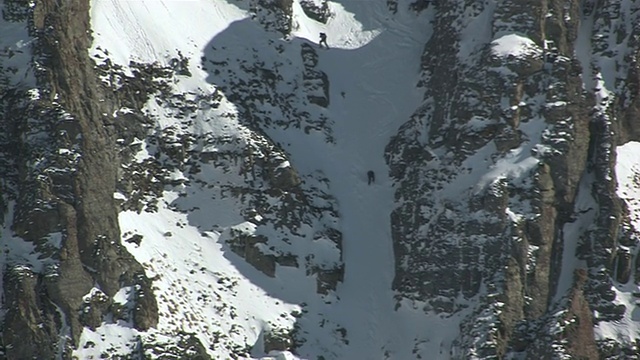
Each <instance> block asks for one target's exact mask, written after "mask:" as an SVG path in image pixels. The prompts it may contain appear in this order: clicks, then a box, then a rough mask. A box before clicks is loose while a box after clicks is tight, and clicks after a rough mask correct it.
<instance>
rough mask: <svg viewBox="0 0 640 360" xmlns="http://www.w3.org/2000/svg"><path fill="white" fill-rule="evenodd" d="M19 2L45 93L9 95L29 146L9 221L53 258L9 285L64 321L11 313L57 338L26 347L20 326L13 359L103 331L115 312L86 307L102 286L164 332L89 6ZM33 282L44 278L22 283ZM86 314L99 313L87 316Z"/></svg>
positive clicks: (12, 341)
mask: <svg viewBox="0 0 640 360" xmlns="http://www.w3.org/2000/svg"><path fill="white" fill-rule="evenodd" d="M12 5H13V6H15V7H16V8H18V7H24V9H29V10H28V11H27V16H26V19H27V20H28V21H29V24H30V25H29V30H30V35H31V36H32V37H33V38H34V47H33V53H34V54H35V56H34V57H33V60H32V61H33V63H34V65H35V68H36V69H37V71H36V74H35V76H36V81H35V84H34V85H35V88H32V89H29V90H26V91H24V90H23V92H21V93H15V94H13V95H14V96H12V97H11V98H7V97H3V100H4V101H3V102H4V105H5V107H4V111H5V113H4V116H5V119H6V120H5V121H6V122H8V123H10V126H7V127H6V128H5V131H12V133H11V134H10V136H14V137H15V138H16V140H17V141H16V144H15V145H16V147H17V148H18V149H19V152H17V153H8V154H7V153H5V154H4V155H5V156H7V157H11V156H14V161H15V162H16V164H17V167H18V172H17V173H16V177H15V179H16V183H15V184H13V185H14V186H12V187H11V188H10V189H8V190H10V191H11V192H10V193H8V194H5V196H7V195H8V196H7V197H8V198H9V199H11V198H12V197H13V198H14V199H16V200H17V201H16V208H15V215H14V218H13V219H8V220H9V221H13V226H12V227H13V229H14V232H15V234H16V237H15V238H13V239H9V240H8V241H14V242H21V241H26V242H27V243H31V244H33V246H34V247H35V250H36V253H39V254H40V259H44V260H42V264H40V263H37V262H36V263H27V264H20V263H19V262H18V263H17V264H16V265H14V266H13V268H14V269H16V268H20V267H21V266H25V267H28V268H29V267H30V268H31V270H29V271H27V272H25V274H26V273H29V274H30V275H29V276H22V277H17V278H16V280H15V281H10V282H7V283H5V286H18V287H22V288H23V289H25V291H23V292H22V293H21V294H15V296H16V299H15V301H16V302H18V303H24V304H30V305H29V307H30V308H31V312H32V313H38V312H40V313H43V314H45V315H46V314H48V313H49V314H51V313H52V311H51V310H50V309H51V308H54V309H56V311H57V314H56V316H55V317H54V316H53V315H50V316H48V317H46V318H44V319H40V318H35V317H33V316H28V313H26V312H24V311H21V310H19V309H18V308H17V307H8V308H7V318H8V319H15V320H12V321H21V322H22V323H23V327H24V328H27V329H33V332H34V334H33V335H32V337H35V338H42V337H48V338H52V339H56V340H52V341H51V342H46V341H36V342H29V341H26V342H25V341H16V340H17V339H16V338H15V336H14V334H15V333H14V331H16V330H17V328H14V327H13V326H9V327H7V326H5V327H3V328H4V332H3V337H4V344H5V346H7V349H8V350H7V356H8V357H9V358H32V357H34V356H35V357H37V358H50V357H51V356H46V354H45V353H41V352H42V351H46V349H47V344H51V345H52V347H53V349H66V348H70V347H73V346H76V345H77V341H78V338H79V336H80V333H81V332H82V329H83V326H85V325H89V326H96V324H97V323H99V322H102V321H104V316H105V315H106V314H107V313H109V306H100V307H98V308H95V307H91V306H89V307H90V309H88V308H87V307H86V303H85V302H84V300H83V298H84V296H85V295H87V294H89V292H90V290H91V289H92V288H93V287H94V286H98V287H99V288H100V289H101V290H102V291H104V294H106V296H107V297H113V296H114V295H115V294H116V293H117V292H118V291H119V290H120V289H121V288H122V287H123V286H135V287H136V289H137V290H136V291H137V292H138V293H139V294H138V296H137V297H135V306H134V309H135V310H134V311H135V313H136V315H135V316H134V319H133V324H134V326H136V327H137V328H139V329H147V328H149V327H151V326H155V324H156V323H157V304H156V300H155V298H154V296H153V292H152V290H151V282H150V281H149V279H147V278H146V276H145V272H144V269H143V268H142V266H141V265H140V264H139V263H138V262H137V261H136V260H135V259H134V258H133V257H132V256H131V255H130V254H129V253H128V252H127V251H126V250H125V249H124V247H123V246H122V245H120V231H119V226H118V220H117V208H116V204H115V202H114V199H113V193H114V191H115V185H116V173H117V169H118V164H119V161H118V159H117V156H116V153H115V152H114V151H113V149H114V148H115V147H114V145H115V132H114V131H113V125H112V124H111V122H110V120H109V118H108V116H107V115H105V114H109V113H112V107H113V106H114V99H111V98H110V97H109V93H108V92H104V91H103V90H102V88H101V86H100V85H99V83H98V81H97V76H96V73H95V72H94V71H93V63H92V61H91V60H90V59H89V57H88V54H87V49H88V47H89V45H90V41H91V38H90V35H89V34H90V26H89V3H88V2H84V1H69V2H65V3H58V2H55V1H46V0H45V1H38V2H36V3H35V4H34V6H30V5H28V4H27V3H19V2H13V4H12ZM59 43H65V44H67V46H64V47H61V46H58V44H59ZM8 150H11V149H8ZM9 256H10V257H11V256H12V254H9ZM13 256H16V259H17V258H19V257H20V256H23V255H20V254H15V255H13ZM16 261H17V260H16ZM38 268H40V269H38ZM26 279H38V280H37V281H31V282H25V283H24V284H21V283H22V282H24V281H26ZM16 282H17V283H16ZM27 289H29V290H28V291H27ZM10 291H11V290H10V289H8V288H6V289H5V293H8V292H10ZM143 293H144V296H143V295H142V294H143ZM30 294H31V295H30ZM33 294H38V295H37V297H36V299H39V300H38V301H36V302H34V301H33V300H30V299H33V296H32V295H33ZM45 294H46V295H45ZM22 296H24V297H25V298H24V299H21V297H22ZM107 303H108V301H107ZM47 308H49V310H47ZM81 310H84V311H88V312H90V313H91V314H92V315H91V316H90V318H87V317H85V316H82V315H79V313H80V311H81ZM14 323H15V322H14ZM65 329H68V330H65ZM67 341H68V344H67V345H65V343H66V342H67ZM58 343H59V344H58ZM34 344H42V345H43V346H42V347H39V346H33V345H34ZM52 351H55V353H56V354H57V355H56V356H63V357H65V358H66V357H68V356H70V353H66V355H65V354H63V353H60V352H59V350H52Z"/></svg>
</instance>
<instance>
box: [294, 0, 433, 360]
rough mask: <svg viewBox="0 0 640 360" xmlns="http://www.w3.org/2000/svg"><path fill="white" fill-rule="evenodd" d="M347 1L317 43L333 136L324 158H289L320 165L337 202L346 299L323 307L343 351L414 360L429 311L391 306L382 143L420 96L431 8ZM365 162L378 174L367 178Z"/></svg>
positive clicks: (388, 187) (388, 195)
mask: <svg viewBox="0 0 640 360" xmlns="http://www.w3.org/2000/svg"><path fill="white" fill-rule="evenodd" d="M341 4H342V5H343V6H344V9H343V11H344V12H337V13H336V16H335V17H334V18H332V20H331V21H330V22H329V23H328V24H327V26H326V27H324V28H319V29H317V30H318V31H323V32H326V33H327V35H328V39H329V45H330V46H331V48H330V49H326V50H324V49H323V50H318V53H319V63H318V64H319V67H320V69H321V70H323V71H324V72H326V73H327V74H328V77H329V81H330V84H331V87H330V94H331V103H330V106H329V114H330V118H331V120H333V121H334V127H333V131H334V135H335V141H336V143H335V146H334V145H331V144H322V145H323V146H324V147H325V148H324V149H321V148H319V149H317V150H318V151H316V152H313V153H315V155H314V156H316V157H317V156H318V155H317V154H323V155H324V156H325V159H322V160H321V161H318V159H317V158H316V159H303V158H299V157H298V154H297V153H295V152H294V153H292V156H293V159H294V161H295V162H296V163H299V162H307V161H310V162H314V163H315V164H321V166H322V169H321V170H322V171H323V172H324V173H325V174H326V176H327V177H328V178H329V179H330V184H331V192H332V194H333V195H334V196H335V197H336V198H337V200H338V203H339V210H340V214H341V222H342V232H343V259H344V262H345V279H344V283H343V284H341V285H340V286H339V288H338V291H337V295H338V297H339V299H340V300H339V301H337V302H335V303H334V304H332V305H331V306H330V308H328V309H327V316H329V317H332V318H333V319H334V321H336V322H338V323H341V324H342V325H344V326H345V327H346V330H347V339H348V341H349V345H348V346H347V347H346V348H345V350H346V353H344V354H341V356H340V358H344V359H381V358H384V357H389V358H394V359H410V358H412V357H413V356H415V354H413V355H412V354H411V351H412V350H413V348H414V346H415V344H414V339H415V338H416V336H417V334H419V332H420V328H421V327H424V326H426V318H422V320H423V321H424V322H425V323H424V324H419V321H420V320H419V319H416V318H415V317H414V316H413V314H406V315H407V317H403V316H402V313H401V312H396V311H395V310H394V307H395V301H394V299H393V295H394V294H393V291H392V289H391V286H392V281H393V278H394V272H395V268H394V255H393V246H392V245H393V244H392V239H391V229H390V212H391V210H392V209H393V207H394V203H393V194H394V189H393V187H392V183H391V181H390V179H389V178H388V168H387V165H386V163H385V161H384V149H385V146H386V145H387V144H388V142H389V140H390V138H391V136H393V135H394V134H395V132H396V131H397V129H398V127H399V126H400V125H402V124H403V123H404V122H406V121H407V120H408V119H409V117H410V115H411V113H412V111H413V110H414V109H416V108H417V107H418V105H419V104H420V101H421V95H422V94H421V93H420V91H419V90H418V89H417V88H416V81H417V79H418V72H419V66H420V64H419V61H420V56H421V53H422V49H423V46H424V44H425V43H426V42H427V40H428V38H429V36H430V30H429V29H428V28H429V23H430V22H429V21H428V18H427V17H426V16H428V15H426V16H420V17H418V16H416V14H414V13H411V12H406V13H402V12H398V13H397V14H396V15H395V16H391V15H390V14H389V11H388V10H387V9H386V7H385V5H384V3H383V2H379V3H377V4H374V3H372V2H368V1H367V2H358V1H345V2H341ZM352 14H354V15H353V16H352ZM360 18H362V19H366V20H367V21H368V22H369V24H364V23H361V22H359V20H358V19H360ZM369 27H370V28H369ZM308 30H310V29H308ZM316 34H317V32H316ZM313 35H314V34H309V36H310V38H312V39H313ZM358 36H362V37H364V38H366V39H362V38H358ZM414 36H419V38H415V37H414ZM362 43H364V45H362V46H360V47H357V48H354V49H349V50H345V48H349V47H350V46H352V44H362ZM311 153H312V152H309V151H307V152H304V153H303V154H311ZM369 170H371V171H374V172H375V176H376V178H375V182H374V183H373V184H371V185H369V184H368V181H367V172H368V171H369Z"/></svg>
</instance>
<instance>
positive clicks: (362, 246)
mask: <svg viewBox="0 0 640 360" xmlns="http://www.w3.org/2000/svg"><path fill="white" fill-rule="evenodd" d="M241 8H242V6H240V7H236V6H235V5H232V3H227V2H209V1H191V2H176V1H136V2H121V1H117V0H111V1H104V0H102V1H95V2H94V3H93V4H92V19H93V20H92V24H93V29H94V31H95V33H94V36H95V42H94V49H92V50H91V53H92V54H94V55H95V56H96V59H97V61H99V62H102V61H103V58H104V57H108V58H109V59H110V61H112V62H115V63H117V64H120V65H122V66H124V67H125V69H126V67H127V65H128V63H129V61H137V62H145V63H151V62H159V63H161V64H168V63H169V61H170V59H171V58H173V57H175V56H176V54H178V53H179V54H181V55H182V56H184V57H185V58H189V59H190V60H191V62H190V68H189V70H190V71H191V72H192V73H193V74H194V76H192V77H189V78H182V77H181V78H180V79H179V80H178V81H179V83H177V84H174V86H175V89H174V91H177V92H188V91H214V89H215V87H213V86H212V85H214V86H216V85H218V84H216V83H215V81H216V80H218V81H219V80H220V78H216V77H215V76H212V75H211V74H207V73H206V72H205V71H204V70H202V69H201V68H200V66H198V62H197V61H195V60H197V59H200V57H201V56H203V55H208V52H209V50H208V48H209V46H213V47H214V48H218V49H223V50H221V51H222V53H221V54H219V53H215V54H214V56H216V55H223V56H224V55H226V56H230V57H231V58H234V57H235V58H238V59H251V58H250V56H252V54H251V49H259V51H258V53H257V59H259V60H260V61H265V62H267V63H270V62H273V61H275V60H277V56H278V54H277V53H275V52H274V51H273V46H271V45H270V43H271V42H275V43H276V44H277V45H278V46H284V48H285V50H284V54H285V55H286V56H287V57H290V58H295V57H297V53H298V52H299V46H300V44H301V43H304V42H312V43H313V42H315V41H316V40H317V39H316V38H317V34H318V33H319V32H320V31H323V32H326V33H327V34H328V39H329V44H330V46H331V49H329V50H320V51H319V63H318V67H319V69H321V70H322V71H324V72H325V73H327V74H328V77H329V81H330V84H331V88H330V93H331V104H330V106H329V107H328V108H327V109H315V111H317V112H320V113H321V114H323V115H324V116H326V117H328V118H329V119H331V123H332V124H333V127H332V128H330V129H328V130H329V131H330V132H331V134H332V135H333V139H332V142H327V141H326V140H325V137H323V136H319V134H318V133H314V132H312V133H311V134H304V133H302V132H300V131H299V130H297V129H293V130H291V129H282V128H275V129H274V128H271V129H267V134H268V135H269V136H270V137H271V138H272V139H273V140H274V141H276V142H277V143H280V144H283V146H284V148H285V149H286V150H287V152H288V153H289V154H290V155H291V161H292V165H293V166H294V168H296V169H297V170H298V171H299V172H300V173H301V174H303V175H305V174H312V173H317V172H318V171H319V172H321V173H322V174H324V176H326V177H327V178H328V189H329V192H330V194H331V195H332V196H334V197H335V198H336V200H337V203H338V211H339V213H340V219H339V221H340V224H341V225H340V229H341V231H342V233H343V249H342V250H343V253H342V256H343V261H344V263H345V278H344V282H343V283H342V284H340V285H339V286H338V288H337V290H336V292H335V293H334V294H329V295H328V296H326V297H321V296H317V295H315V294H314V290H313V288H311V287H310V282H309V281H308V280H304V278H300V275H295V274H293V273H291V271H289V270H286V271H285V269H283V268H279V269H278V271H277V276H276V278H275V279H273V280H271V279H268V278H267V277H265V276H264V275H262V274H260V273H258V272H257V271H255V270H251V269H250V268H248V269H244V270H242V271H240V272H239V271H238V270H237V269H235V268H234V267H237V266H241V265H238V262H229V261H228V260H227V258H226V256H228V255H224V256H223V253H224V250H223V249H222V248H221V246H222V245H221V243H220V235H221V232H220V231H222V232H224V230H225V229H226V228H232V227H247V226H248V227H251V226H252V225H251V224H250V223H244V222H243V220H242V219H241V218H240V217H238V216H234V215H232V214H233V212H234V211H233V210H232V209H233V207H234V204H232V203H229V202H228V201H227V202H219V203H218V205H214V204H211V203H207V202H206V200H204V199H205V196H209V195H207V193H206V192H204V193H201V195H198V196H197V200H195V201H194V200H189V201H191V204H190V205H189V206H185V208H206V209H207V210H206V212H207V214H206V215H207V216H206V218H203V219H202V221H200V222H194V221H193V220H190V219H188V218H189V217H191V218H192V219H193V218H194V216H193V214H192V215H188V214H187V215H180V214H175V213H174V212H172V211H171V210H170V209H169V207H168V204H172V203H175V200H176V198H177V197H178V194H177V193H175V192H171V191H168V192H165V195H164V196H163V198H162V201H161V204H160V206H159V207H160V209H159V211H158V212H157V213H154V214H144V213H143V214H136V213H133V212H125V213H123V214H122V215H121V227H122V231H123V239H126V238H128V237H130V236H131V234H138V235H142V236H143V240H142V242H141V244H140V246H139V247H138V246H134V245H130V246H129V250H130V251H131V252H132V253H133V254H134V255H135V256H136V257H137V258H138V260H140V261H141V262H142V263H144V264H146V266H147V270H148V271H149V275H150V276H154V275H155V276H156V280H155V284H156V286H157V289H156V291H157V295H158V296H159V302H160V306H161V308H162V310H161V313H162V315H161V321H160V324H159V329H158V330H159V331H160V332H165V333H167V332H171V331H176V329H183V330H184V331H193V332H195V333H196V334H198V335H199V337H200V338H201V340H202V342H203V344H204V345H205V346H206V347H211V345H212V344H211V342H210V341H209V340H208V339H207V335H206V334H211V333H212V332H221V333H223V334H232V333H233V328H234V327H238V326H239V327H240V329H241V330H240V331H239V332H238V333H237V334H236V335H237V338H236V339H232V343H235V344H244V343H247V344H254V343H256V342H259V341H258V340H259V338H260V336H261V331H265V330H266V329H264V324H265V323H268V322H272V323H274V324H277V326H279V327H283V328H287V327H291V325H292V322H291V316H288V315H286V314H288V313H291V311H293V310H294V309H297V306H296V304H300V303H304V304H305V305H306V311H308V313H307V315H305V318H303V319H302V320H301V321H300V323H301V327H302V331H303V332H305V333H306V335H305V340H306V342H305V343H304V344H302V347H301V348H300V349H299V350H298V351H299V352H300V353H301V354H308V355H309V356H312V355H321V354H325V356H331V353H332V354H333V356H332V357H334V358H353V359H355V358H382V357H383V356H385V357H388V358H412V357H414V356H416V354H424V355H425V356H426V355H427V354H433V353H437V352H440V351H441V347H442V344H441V341H444V342H446V341H450V339H452V338H453V335H454V334H455V333H456V332H457V329H456V327H455V326H454V327H447V328H443V326H442V324H444V323H442V322H441V321H440V320H439V319H438V318H434V319H428V318H427V317H426V316H425V315H424V313H423V311H422V310H421V309H420V308H416V309H413V308H411V307H408V306H403V307H401V308H400V309H399V310H398V311H396V310H395V301H394V293H393V291H392V290H391V283H392V280H393V276H394V264H393V249H392V243H391V239H390V230H389V215H390V214H389V211H390V209H391V207H392V201H393V192H392V184H391V183H390V182H389V180H388V178H387V176H386V173H387V171H386V169H385V164H384V159H383V151H384V147H385V145H386V144H387V143H388V141H389V138H390V136H391V135H392V134H393V133H394V132H395V130H396V129H397V127H398V126H399V125H400V124H402V123H403V122H404V121H406V119H407V118H408V117H409V116H410V114H411V112H412V111H413V109H414V108H415V107H416V106H417V105H418V104H419V101H420V93H419V92H418V91H417V89H416V87H415V81H416V80H415V79H416V76H417V73H418V68H419V63H418V61H419V59H420V54H421V50H422V44H424V42H425V41H426V40H427V38H428V37H429V36H430V34H429V30H428V22H429V20H428V16H429V15H428V14H424V15H422V16H421V17H417V16H416V15H415V14H414V13H408V12H404V11H401V12H400V13H399V14H397V15H396V16H391V15H390V13H389V11H388V10H387V8H386V5H385V4H384V3H383V2H379V3H371V2H344V3H339V2H337V3H331V9H332V11H333V13H334V14H333V17H332V18H331V19H330V20H329V22H328V23H327V24H326V25H325V24H321V23H317V22H315V21H313V20H310V19H308V18H307V17H306V15H304V13H303V11H302V9H301V8H300V5H299V4H298V3H297V2H296V3H295V4H294V22H295V23H297V27H296V29H295V31H294V32H293V36H292V37H291V38H288V39H281V38H280V36H279V35H278V34H273V33H268V32H264V31H263V30H260V29H259V27H258V25H257V24H255V23H251V22H249V23H247V19H248V18H249V17H250V14H249V13H248V12H246V11H243V10H242V9H241ZM416 36H418V37H416ZM268 44H269V45H268ZM314 46H315V45H314ZM226 52H230V53H231V54H227V53H226ZM253 56H254V59H255V55H253ZM239 61H242V60H239ZM292 67H293V68H289V69H287V68H285V69H282V70H281V71H283V73H284V77H285V78H286V77H287V75H286V73H287V72H291V73H295V72H296V71H299V70H300V68H301V64H300V63H299V62H298V63H294V64H293V65H292ZM207 80H208V81H209V82H212V81H213V82H214V83H213V84H211V83H208V82H207ZM223 81H224V80H223ZM203 89H204V90H203ZM301 106H302V105H301ZM148 110H149V111H150V112H151V113H153V114H162V113H163V109H162V108H161V107H158V106H156V105H155V104H153V103H152V102H150V103H149V105H148ZM227 110H228V111H232V112H233V105H231V104H230V105H229V107H228V109H227ZM199 112H200V114H199V115H198V116H197V118H196V120H195V122H194V124H193V126H192V127H191V128H190V130H189V131H192V132H196V133H200V134H204V133H207V132H212V133H215V134H220V133H222V132H224V131H227V132H233V131H237V129H239V128H241V125H239V124H237V123H235V124H234V123H229V122H228V121H223V120H222V119H220V118H218V119H217V120H215V121H214V122H212V123H213V124H212V123H209V122H208V119H209V118H210V117H211V116H219V114H221V113H222V112H221V111H219V112H214V111H208V110H199ZM221 121H222V122H221ZM176 122H177V120H176V119H174V118H171V117H166V116H163V115H158V116H157V126H158V127H160V128H167V127H170V126H172V125H174V124H175V123H176ZM229 129H231V130H229ZM234 129H236V130H234ZM234 136H235V135H234ZM147 146H149V145H147ZM138 158H139V159H140V160H142V159H144V158H145V155H144V153H141V154H140V155H138ZM369 169H371V170H374V171H376V175H377V179H376V182H375V184H372V185H371V186H369V185H367V182H366V172H367V171H368V170H369ZM212 175H213V174H212ZM177 176H178V178H180V177H181V176H183V175H180V174H178V175H177ZM215 176H222V174H216V175H215ZM225 176H228V175H225ZM231 181H237V182H242V181H244V179H241V178H236V179H235V180H231ZM186 191H187V192H188V191H189V190H186ZM212 201H213V200H212ZM163 203H164V204H163ZM182 205H184V204H182ZM207 222H214V223H220V224H221V225H220V227H219V228H216V229H218V230H213V228H212V231H206V232H202V230H203V228H204V227H206V226H207V225H210V224H206V223H207ZM174 224H175V225H174ZM196 224H197V225H196ZM163 234H164V235H163ZM166 234H170V235H166ZM330 252H331V251H330ZM319 254H320V255H319ZM315 255H316V256H322V251H321V252H320V253H318V252H316V253H315ZM324 256H328V257H329V258H331V257H332V255H330V254H326V253H325V254H324ZM327 261H329V260H327ZM194 269H196V273H197V276H196V275H194V274H193V273H194ZM198 269H201V270H202V271H200V270H198ZM246 271H249V272H254V273H255V274H254V275H253V276H250V278H247V276H246ZM167 272H169V273H168V274H167ZM189 272H190V273H191V274H190V273H189ZM220 279H233V281H235V282H237V284H238V289H235V290H233V295H229V294H223V293H224V289H223V286H226V283H224V282H222V286H221V285H219V284H220V283H221V280H220ZM256 279H259V280H258V281H257V280H256ZM230 281H231V280H230ZM265 282H266V283H265ZM212 284H213V286H214V290H213V293H212V292H211V290H207V287H209V289H211V286H212ZM277 284H279V285H277ZM274 286H275V288H279V289H278V290H276V291H275V292H273V291H269V290H268V289H274ZM215 296H218V299H217V303H218V306H225V305H220V303H225V304H232V305H231V306H232V308H233V309H237V310H236V312H237V315H238V316H239V318H240V319H244V321H238V320H233V318H234V317H233V316H232V317H231V318H229V317H228V316H227V317H225V315H224V314H222V315H221V314H220V313H216V312H215V311H214V310H215V308H216V301H214V302H213V303H209V302H207V301H204V302H203V301H201V298H203V297H204V298H207V297H208V298H211V297H215ZM280 299H284V300H285V302H284V303H283V302H281V301H280ZM172 307H173V310H172ZM176 309H177V312H178V314H176V315H169V313H171V312H175V311H176ZM280 314H285V316H284V318H282V317H281V318H278V315H280ZM180 319H182V320H180ZM188 319H193V320H194V321H193V322H191V321H190V320H188ZM212 319H216V320H213V321H212ZM325 322H327V323H333V324H337V325H336V326H335V327H336V329H337V330H335V329H334V330H332V331H331V332H328V333H326V331H323V330H322V329H320V328H321V327H324V325H322V324H324V323H325ZM318 324H321V325H318ZM454 325H455V324H454ZM212 328H213V329H215V330H212ZM172 329H173V330H172ZM110 331H114V326H104V328H102V329H98V330H97V331H96V333H93V332H91V331H89V330H86V331H85V336H84V339H85V340H89V339H91V341H93V342H96V341H98V340H97V337H98V335H99V334H101V333H107V332H110ZM127 332H128V334H129V335H128V336H123V338H124V340H123V341H124V342H125V343H126V342H130V341H131V339H130V338H131V337H135V336H137V335H136V334H134V332H131V331H130V330H127ZM324 333H326V334H324ZM336 334H341V335H342V337H344V340H343V341H341V342H336V338H339V336H336ZM127 337H129V339H127ZM242 337H244V338H242ZM109 338H110V339H113V336H110V337H109ZM109 341H112V340H109ZM427 342H429V343H428V344H426V343H427ZM373 344H376V345H375V346H372V345H373ZM227 346H231V345H228V344H227ZM257 348H258V349H259V348H260V346H258V347H257ZM100 351H101V349H100V347H96V348H94V349H91V350H79V351H78V354H82V355H83V356H86V355H87V354H89V353H92V354H99V353H100ZM254 352H255V350H254ZM213 354H218V356H221V355H223V354H228V350H226V349H216V350H214V352H213ZM255 355H260V354H255Z"/></svg>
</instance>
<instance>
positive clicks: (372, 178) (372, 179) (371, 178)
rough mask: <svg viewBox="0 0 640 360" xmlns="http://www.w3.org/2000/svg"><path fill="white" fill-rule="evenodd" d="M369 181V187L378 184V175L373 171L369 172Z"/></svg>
mask: <svg viewBox="0 0 640 360" xmlns="http://www.w3.org/2000/svg"><path fill="white" fill-rule="evenodd" d="M367 179H368V181H369V182H368V183H369V185H371V183H374V182H376V174H375V173H374V172H373V170H369V171H368V172H367Z"/></svg>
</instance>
